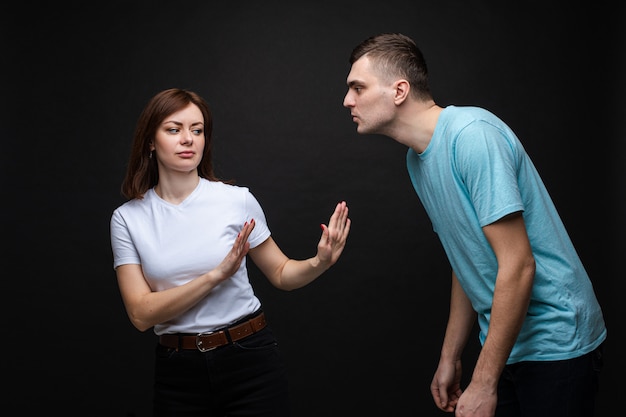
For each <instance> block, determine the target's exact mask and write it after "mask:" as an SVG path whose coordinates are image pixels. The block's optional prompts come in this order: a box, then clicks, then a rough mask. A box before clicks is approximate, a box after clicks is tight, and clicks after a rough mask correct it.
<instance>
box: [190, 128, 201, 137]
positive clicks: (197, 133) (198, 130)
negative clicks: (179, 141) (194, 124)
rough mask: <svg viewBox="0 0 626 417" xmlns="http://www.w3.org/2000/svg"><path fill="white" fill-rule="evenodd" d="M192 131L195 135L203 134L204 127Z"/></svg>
mask: <svg viewBox="0 0 626 417" xmlns="http://www.w3.org/2000/svg"><path fill="white" fill-rule="evenodd" d="M192 132H193V133H194V135H198V136H199V135H201V134H202V129H194V130H192Z"/></svg>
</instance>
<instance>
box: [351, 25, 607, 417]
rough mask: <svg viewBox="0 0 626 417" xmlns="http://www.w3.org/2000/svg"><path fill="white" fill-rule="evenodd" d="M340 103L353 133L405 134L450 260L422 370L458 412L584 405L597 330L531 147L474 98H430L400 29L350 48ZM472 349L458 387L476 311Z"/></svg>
mask: <svg viewBox="0 0 626 417" xmlns="http://www.w3.org/2000/svg"><path fill="white" fill-rule="evenodd" d="M350 64H351V70H350V73H349V74H348V78H347V84H348V92H347V93H346V96H345V98H344V103H343V104H344V106H345V107H347V108H348V109H349V110H350V114H351V116H352V120H353V121H354V122H355V123H356V124H357V132H359V133H361V134H382V135H386V136H388V137H390V138H392V139H394V140H396V141H397V142H399V143H402V144H404V145H406V146H407V147H408V148H409V149H408V152H407V168H408V171H409V176H410V178H411V182H412V184H413V186H414V188H415V191H416V193H417V195H418V196H419V198H420V200H421V202H422V204H423V206H424V208H425V210H426V212H427V213H428V216H429V218H430V220H431V222H432V225H433V229H434V231H435V232H436V233H437V235H438V237H439V239H440V240H441V243H442V245H443V247H444V249H445V252H446V254H447V257H448V259H449V261H450V264H451V267H452V287H451V299H450V300H451V301H450V312H449V317H448V324H447V328H446V333H445V336H444V340H443V344H442V348H441V356H440V359H439V364H438V367H437V370H436V371H435V375H434V377H433V380H432V383H431V393H432V396H433V399H434V401H435V403H436V405H437V407H439V408H440V409H441V410H444V411H448V412H452V411H454V412H455V413H456V414H455V415H456V416H463V417H492V416H498V417H500V416H522V417H542V416H545V417H558V416H564V417H565V416H568V417H572V416H581V417H583V416H584V417H591V416H593V412H594V406H595V405H594V404H595V395H596V392H597V388H598V372H599V369H600V365H601V362H600V360H601V347H602V346H601V345H602V342H603V341H604V340H605V338H606V334H607V332H606V327H605V323H604V319H603V316H602V311H601V309H600V306H599V304H598V301H597V299H596V296H595V294H594V290H593V287H592V284H591V281H590V279H589V277H588V275H587V273H586V271H585V268H584V267H583V265H582V263H581V260H580V259H579V257H578V255H577V254H576V251H575V249H574V247H573V244H572V242H571V240H570V238H569V236H568V234H567V231H566V230H565V227H564V225H563V223H562V221H561V219H560V217H559V215H558V213H557V211H556V209H555V207H554V205H553V202H552V200H551V198H550V196H549V194H548V192H547V190H546V188H545V187H544V184H543V182H542V180H541V178H540V176H539V174H538V173H537V171H536V169H535V167H534V165H533V163H532V162H531V160H530V158H529V156H528V155H527V154H526V152H525V150H524V148H523V146H522V144H521V143H520V141H519V140H518V138H517V137H516V135H515V134H514V133H513V132H512V131H511V129H510V128H509V127H508V126H507V125H506V124H505V123H504V122H503V121H501V120H500V119H499V118H497V117H496V116H495V115H493V114H492V113H490V112H488V111H486V110H485V109H481V108H478V107H470V106H464V107H459V106H447V107H445V108H442V107H440V106H438V105H437V104H436V103H435V101H434V99H433V96H432V94H431V92H430V89H429V85H428V71H427V66H426V62H425V60H424V57H423V55H422V53H421V51H420V50H419V49H418V47H417V46H416V44H415V42H414V41H413V40H412V39H410V38H408V37H406V36H404V35H402V34H391V33H390V34H381V35H378V36H374V37H371V38H368V39H366V40H365V41H364V42H362V43H361V44H360V45H358V46H357V47H356V48H355V49H354V50H353V51H352V55H351V57H350ZM476 319H478V324H479V328H480V334H479V337H480V342H481V345H482V347H481V351H480V354H479V356H478V359H477V362H476V364H475V368H474V371H473V374H472V377H471V381H470V383H469V385H468V386H467V387H465V389H462V387H461V354H462V351H463V348H464V347H465V345H466V342H467V340H468V337H469V335H470V333H471V330H472V327H473V324H474V322H475V320H476Z"/></svg>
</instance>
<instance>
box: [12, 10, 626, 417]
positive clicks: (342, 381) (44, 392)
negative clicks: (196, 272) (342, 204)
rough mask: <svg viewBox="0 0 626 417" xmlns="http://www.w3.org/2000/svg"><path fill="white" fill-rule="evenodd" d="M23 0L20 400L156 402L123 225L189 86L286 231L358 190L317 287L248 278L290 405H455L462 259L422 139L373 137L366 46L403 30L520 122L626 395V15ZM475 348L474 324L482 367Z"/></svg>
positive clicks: (17, 168) (460, 93)
mask: <svg viewBox="0 0 626 417" xmlns="http://www.w3.org/2000/svg"><path fill="white" fill-rule="evenodd" d="M372 3H376V4H371V5H369V4H368V3H365V4H361V2H340V1H332V2H330V1H303V2H283V4H280V3H278V2H272V1H258V2H242V1H239V2H219V3H218V2H205V1H178V2H160V3H158V5H156V4H153V2H147V1H146V2H123V1H108V2H75V3H74V5H70V4H68V3H65V5H61V3H58V2H55V3H53V4H48V3H47V2H41V3H35V2H28V1H27V2H21V3H20V4H19V5H17V6H16V5H15V4H13V5H11V6H7V5H5V6H2V13H0V16H1V17H0V19H1V29H0V30H1V31H2V41H1V42H2V60H3V63H2V68H3V77H2V112H0V114H1V117H2V120H3V122H2V152H1V155H2V156H1V158H2V159H1V166H2V176H1V181H2V183H1V184H2V194H3V204H2V213H3V216H2V234H3V237H4V245H3V250H2V260H3V271H4V272H3V273H2V276H3V291H2V294H3V301H2V309H3V312H4V314H3V319H4V320H3V325H2V327H3V329H2V339H1V340H2V341H1V343H0V345H1V346H2V361H1V366H2V379H3V380H4V382H5V384H4V388H3V390H2V392H1V394H0V395H1V396H2V404H3V410H5V411H8V412H9V414H11V415H15V412H16V411H18V410H21V411H25V412H28V414H34V413H35V412H44V413H47V412H48V411H50V412H52V411H56V412H61V413H62V414H64V415H80V416H83V415H88V416H148V415H149V410H150V400H151V382H152V349H153V346H154V343H155V336H154V335H153V333H152V331H151V330H150V331H148V332H145V333H141V332H139V331H137V330H136V329H134V328H133V327H132V326H131V324H130V322H129V320H128V318H127V316H126V313H125V311H124V308H123V305H122V303H121V299H120V296H119V292H118V289H117V284H116V281H115V275H114V271H113V269H112V256H111V250H110V241H109V229H108V228H109V220H110V216H111V213H112V211H113V210H114V208H116V207H117V206H118V205H119V204H121V203H122V202H123V199H122V197H121V195H120V193H119V188H120V183H121V180H122V177H123V175H124V170H125V164H126V159H127V155H128V152H129V148H130V140H131V136H132V131H133V127H134V124H135V121H136V119H137V117H138V115H139V112H140V111H141V109H142V107H143V105H144V104H145V103H146V101H147V100H148V99H149V97H151V96H152V95H153V94H154V93H156V92H157V91H159V90H161V89H164V88H169V87H183V88H190V89H193V90H195V91H197V92H199V93H200V94H202V95H203V96H204V97H206V98H207V99H208V101H209V102H210V104H211V106H212V109H213V112H214V116H215V131H214V139H215V163H216V167H217V172H218V174H219V175H220V176H222V177H224V178H233V179H235V180H236V181H237V182H238V183H239V184H240V185H246V186H249V187H250V188H251V190H252V192H253V193H254V194H255V195H256V197H257V198H258V199H259V200H260V202H261V204H262V205H263V207H264V209H265V211H266V215H267V218H268V221H269V224H270V227H271V229H272V231H273V234H274V237H275V239H276V240H277V242H278V243H279V245H280V246H281V247H282V249H283V250H284V251H285V252H286V253H287V254H288V255H290V256H291V257H294V258H303V257H308V256H311V255H313V254H314V253H315V248H316V243H317V240H318V238H319V234H320V229H319V224H320V223H322V222H324V223H325V222H327V221H328V217H329V216H330V214H331V212H332V210H333V208H334V206H335V204H336V203H337V202H338V201H339V200H341V199H345V200H346V201H347V202H348V203H349V206H350V215H351V218H352V221H353V227H352V232H351V235H350V238H349V242H348V246H347V248H346V250H345V252H344V255H343V257H342V258H341V259H340V261H339V263H338V264H337V265H335V266H334V267H333V268H332V269H331V270H329V271H328V272H327V273H326V274H325V275H324V276H323V277H321V278H320V279H318V280H317V281H315V282H314V283H313V284H311V285H309V286H308V287H306V288H303V289H300V290H297V291H293V292H288V293H287V292H280V291H278V290H276V289H273V288H272V287H270V286H269V284H268V282H267V281H266V280H265V278H264V277H262V276H261V275H260V274H259V272H258V270H256V269H255V268H254V266H251V279H252V281H253V285H254V287H255V289H256V291H257V294H258V295H259V297H260V298H261V300H262V302H263V303H264V305H265V309H266V311H267V314H268V316H269V320H270V323H271V325H272V326H273V328H274V330H275V332H276V333H277V336H278V337H279V339H280V341H281V345H282V349H283V351H284V354H285V357H286V360H287V364H288V367H289V374H290V379H291V383H292V391H293V409H294V416H298V417H308V416H316V417H318V416H357V415H358V416H410V415H412V416H413V415H414V416H443V415H447V414H445V413H442V412H440V411H438V410H437V409H436V408H435V406H434V404H433V403H432V400H431V398H430V393H429V388H428V387H429V383H430V380H431V377H432V373H433V371H434V369H435V367H436V365H437V360H438V354H439V347H440V343H441V339H442V336H443V331H444V326H445V322H446V315H447V308H448V291H449V275H450V274H449V268H448V265H447V261H446V259H445V258H444V255H443V252H442V250H441V248H440V245H439V242H438V241H437V239H436V237H435V235H434V233H433V232H432V229H431V225H430V222H429V220H428V219H427V217H426V215H425V212H424V211H423V209H422V207H421V205H420V203H419V200H418V199H417V197H416V196H415V194H414V192H413V190H412V187H411V184H410V181H409V179H408V175H407V173H406V168H405V165H404V156H405V152H406V149H405V148H404V147H403V146H401V145H399V144H397V143H396V142H394V141H393V140H391V139H388V138H385V137H378V136H360V135H358V134H357V133H356V131H355V125H354V124H353V123H352V121H351V120H350V117H349V113H348V111H347V110H346V109H344V108H343V107H342V100H343V96H344V94H345V91H346V86H345V77H346V75H347V73H348V71H349V65H348V62H347V60H348V56H349V53H350V51H351V50H352V48H353V47H354V46H355V45H356V44H357V43H358V42H360V41H361V40H363V39H364V38H366V37H368V36H370V35H373V34H375V33H378V32H383V31H397V32H403V33H405V34H407V35H410V36H411V37H413V38H414V39H416V41H417V42H418V45H419V46H420V47H421V48H422V49H423V51H424V53H425V55H426V58H427V61H428V63H429V67H430V71H431V81H432V90H433V92H434V94H435V97H436V99H437V101H438V103H439V104H441V105H448V104H459V105H462V104H475V105H480V106H484V107H486V108H487V109H489V110H492V111H493V112H495V113H496V114H497V115H499V116H501V117H502V118H503V119H504V120H505V121H507V122H508V123H509V124H510V125H511V127H512V128H513V129H514V130H515V131H516V132H517V133H518V135H519V137H520V138H521V140H522V142H523V143H524V144H525V146H526V148H527V150H528V152H529V153H530V155H531V157H532V158H533V160H534V161H535V164H536V165H537V166H538V168H539V170H540V172H541V173H542V175H543V178H544V181H545V183H546V185H547V187H548V189H549V190H550V191H551V193H552V196H553V198H554V200H555V202H556V205H557V207H558V208H559V211H560V214H561V216H562V217H563V220H564V222H565V224H566V226H567V227H568V230H569V232H570V235H571V237H572V239H573V241H574V244H575V246H576V247H577V249H578V251H579V253H580V256H581V257H582V259H583V261H584V263H585V265H586V267H587V268H588V272H589V273H590V275H591V277H592V280H593V283H594V286H595V288H596V290H597V294H598V297H599V299H600V302H601V303H602V305H603V308H604V312H605V319H606V322H607V324H608V327H609V339H608V341H607V345H606V353H607V365H608V366H607V367H606V369H605V370H604V372H603V380H602V385H601V393H600V397H599V412H598V415H599V416H608V415H614V412H613V407H615V406H617V407H620V404H621V399H622V398H623V395H622V389H621V384H620V382H621V380H622V378H623V374H624V372H625V371H626V369H625V364H624V358H623V354H622V351H623V349H622V348H621V346H620V345H619V342H618V340H619V339H621V338H623V330H624V325H623V318H624V315H625V309H624V303H623V301H622V297H623V294H624V275H623V272H622V271H623V270H622V268H621V262H620V260H621V258H623V256H624V247H625V245H624V237H623V236H624V233H625V232H626V230H625V222H624V216H623V213H624V210H625V209H626V207H625V203H624V192H623V191H624V189H625V186H626V181H625V176H624V174H623V165H624V162H625V161H624V157H623V155H624V151H626V147H625V145H624V136H625V130H624V127H623V120H624V115H625V112H624V110H625V106H624V101H623V97H624V90H625V89H624V77H623V73H624V71H625V67H624V62H623V58H624V39H625V37H624V35H625V34H624V30H623V22H624V16H623V14H621V13H619V12H620V10H618V9H616V8H614V7H613V6H612V7H611V8H609V7H608V6H606V7H605V6H602V5H601V4H600V3H595V4H596V6H594V7H591V6H587V5H584V4H582V5H575V4H574V3H571V2H562V3H563V4H557V3H555V2H538V1H537V2H536V1H529V2H523V3H521V4H520V5H515V6H511V5H509V3H508V2H504V3H503V2H497V1H486V0H483V1H480V0H472V1H441V2H433V1H421V0H406V1H401V0H386V1H382V2H372ZM476 351H477V340H476V337H473V338H472V341H471V345H470V347H469V350H468V352H467V354H466V356H467V360H466V362H465V366H466V371H465V372H466V376H469V375H470V373H471V370H472V365H473V360H474V357H475V354H476Z"/></svg>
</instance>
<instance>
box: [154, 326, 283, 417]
mask: <svg viewBox="0 0 626 417" xmlns="http://www.w3.org/2000/svg"><path fill="white" fill-rule="evenodd" d="M289 408H290V403H289V396H288V386H287V378H286V371H285V367H284V364H283V359H282V357H281V354H280V351H279V348H278V343H277V342H276V339H275V337H274V335H273V333H272V331H271V329H270V328H269V326H267V327H265V328H263V329H262V330H260V331H259V332H258V333H255V334H252V335H250V336H248V337H246V338H244V339H242V340H239V341H238V342H235V343H233V344H230V345H226V346H222V347H219V348H217V349H214V350H210V351H207V352H201V351H199V350H178V351H177V350H176V349H171V348H167V347H164V346H162V345H157V348H156V362H155V385H154V416H155V417H164V416H175V417H187V416H203V417H209V416H210V417H227V416H228V417H231V416H232V417H235V416H237V417H244V416H249V417H287V416H289V415H290V411H289Z"/></svg>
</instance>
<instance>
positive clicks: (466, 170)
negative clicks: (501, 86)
mask: <svg viewBox="0 0 626 417" xmlns="http://www.w3.org/2000/svg"><path fill="white" fill-rule="evenodd" d="M455 161H456V164H457V168H458V172H459V175H460V176H461V181H463V182H464V183H465V185H466V187H467V191H468V193H469V198H470V199H471V201H472V204H473V206H474V209H475V210H476V215H477V216H478V220H479V223H480V226H481V227H484V226H486V225H488V224H491V223H493V222H495V221H496V220H498V219H501V218H502V217H504V216H506V215H507V214H511V213H513V212H516V211H522V210H524V205H523V203H522V198H521V194H520V190H519V186H518V183H517V171H518V155H517V152H516V148H515V147H514V146H513V144H512V142H511V141H510V138H508V137H507V136H506V134H505V132H502V131H501V130H500V129H498V128H497V127H496V126H494V125H492V124H490V123H488V122H485V121H476V122H473V123H471V124H470V125H468V126H467V127H466V128H465V129H464V130H463V131H462V132H461V134H460V135H459V137H458V140H457V142H456V149H455Z"/></svg>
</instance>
